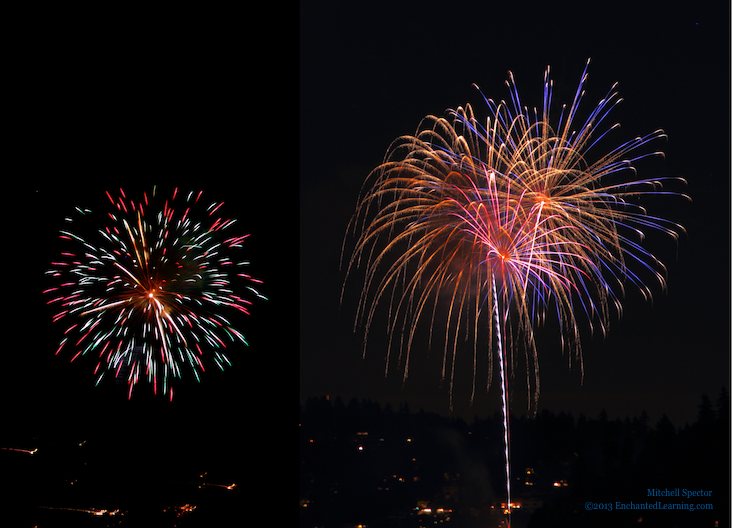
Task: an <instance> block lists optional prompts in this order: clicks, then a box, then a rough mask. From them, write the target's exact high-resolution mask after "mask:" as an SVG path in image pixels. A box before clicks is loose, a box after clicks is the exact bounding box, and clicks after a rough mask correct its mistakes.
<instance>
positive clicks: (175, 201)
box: [44, 188, 266, 399]
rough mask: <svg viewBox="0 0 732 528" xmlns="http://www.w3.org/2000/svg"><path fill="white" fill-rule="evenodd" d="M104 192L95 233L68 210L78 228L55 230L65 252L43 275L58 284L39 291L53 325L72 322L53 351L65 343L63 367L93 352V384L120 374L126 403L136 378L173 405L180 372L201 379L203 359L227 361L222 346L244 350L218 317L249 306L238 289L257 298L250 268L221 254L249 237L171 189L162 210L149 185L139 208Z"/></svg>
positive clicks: (194, 197) (84, 215)
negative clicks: (67, 353) (53, 308)
mask: <svg viewBox="0 0 732 528" xmlns="http://www.w3.org/2000/svg"><path fill="white" fill-rule="evenodd" d="M106 195H107V198H108V199H109V201H110V203H111V204H112V210H111V211H108V212H106V214H105V215H104V216H103V217H102V218H103V222H106V223H107V224H106V225H103V224H102V222H101V221H100V223H99V224H98V225H97V230H96V231H94V228H90V227H89V224H90V223H91V222H95V221H96V218H95V216H94V214H93V213H92V211H90V210H88V209H80V208H77V209H76V210H77V212H78V213H79V215H80V218H78V219H72V218H67V221H68V222H70V223H71V224H72V226H74V225H78V231H76V230H73V231H72V229H71V228H69V229H63V230H61V232H60V238H61V239H62V240H63V241H64V242H67V243H68V244H69V245H70V246H71V249H70V250H68V251H64V252H63V253H62V257H63V258H62V259H61V260H59V261H57V262H54V263H53V264H52V266H53V268H52V269H51V270H50V271H48V272H47V274H48V275H50V276H51V277H53V278H54V279H60V281H61V284H60V285H58V286H55V287H52V288H48V289H47V290H45V291H44V293H48V294H51V295H52V296H53V298H52V299H50V300H49V301H48V304H50V305H57V306H60V307H61V309H60V311H59V312H58V313H56V314H55V315H54V316H53V320H54V322H55V321H61V320H64V319H71V320H72V323H71V324H70V326H68V327H67V328H66V330H65V331H64V338H63V339H62V341H61V342H60V344H59V347H58V349H57V351H56V354H59V353H60V352H61V351H62V350H63V349H64V348H65V347H69V346H73V347H74V348H75V350H74V355H73V357H72V361H74V360H76V358H78V357H80V356H84V355H89V356H92V355H96V356H97V357H98V363H97V365H96V368H95V370H94V373H95V375H97V381H96V383H97V384H99V383H100V382H101V380H102V379H103V378H104V376H105V374H106V373H107V372H112V373H113V374H114V376H116V377H119V376H123V375H126V376H127V383H128V397H130V398H131V396H132V390H133V387H134V386H135V384H136V383H138V381H139V379H140V376H141V375H143V373H144V376H146V377H147V379H148V381H149V382H150V383H151V384H152V386H153V391H154V392H155V393H156V394H157V393H158V392H162V394H167V395H169V397H170V398H171V399H172V395H173V388H172V380H173V379H174V378H180V377H181V376H182V371H181V366H182V365H184V364H185V365H188V366H189V367H190V370H191V371H192V373H193V374H194V376H195V378H196V380H199V381H200V373H201V372H204V371H205V370H206V364H207V363H208V360H209V358H210V359H212V360H213V362H214V363H215V364H216V365H217V367H218V368H220V369H223V368H224V366H225V365H230V364H231V363H230V361H229V360H228V358H227V357H226V354H225V350H226V348H227V346H228V344H230V343H237V342H238V343H242V344H244V345H246V344H248V343H247V341H246V339H245V338H244V335H243V334H242V333H241V332H240V331H238V330H237V329H235V328H234V327H233V326H232V325H231V323H230V322H229V321H228V320H227V319H225V318H224V317H223V316H222V315H221V314H220V313H219V312H220V309H222V308H223V309H233V310H236V311H237V312H240V313H243V314H249V307H250V305H251V304H252V301H251V300H249V299H247V298H245V297H242V296H241V295H240V294H239V293H238V291H237V288H239V285H240V287H241V290H244V289H246V290H247V291H249V292H250V293H253V294H254V295H255V296H256V297H257V298H261V299H264V300H266V297H264V296H263V295H261V294H260V293H259V291H258V290H257V288H256V287H255V285H259V284H261V282H262V281H260V280H258V279H255V278H253V277H251V276H250V275H249V274H248V273H245V272H243V268H244V267H246V266H247V265H248V264H249V263H248V262H247V261H244V260H240V261H236V260H235V259H234V258H232V255H230V253H232V252H235V250H238V249H240V248H242V246H243V242H244V240H245V239H247V238H248V237H249V235H248V234H246V235H232V234H229V232H228V229H229V228H230V227H231V226H232V225H234V223H235V220H233V219H224V218H222V217H220V216H218V215H219V214H220V210H221V208H222V206H223V202H214V203H212V204H211V205H210V206H209V207H208V208H206V209H204V208H203V207H200V206H198V205H197V204H198V203H199V200H200V199H201V196H202V192H199V193H198V194H194V193H193V192H191V193H189V194H188V195H187V196H186V197H183V196H180V197H178V189H175V190H174V191H173V193H172V197H171V198H169V199H166V200H164V203H162V204H161V202H163V199H162V198H160V197H158V196H157V191H156V189H155V188H153V190H152V193H151V194H148V193H143V196H142V200H140V201H134V200H132V199H131V198H128V197H127V196H126V195H125V193H124V191H123V190H122V189H120V195H119V197H118V198H114V197H113V195H112V194H111V193H110V192H107V193H106ZM181 202H182V203H181ZM161 205H162V207H161ZM156 207H157V208H156ZM199 208H200V209H203V210H202V211H201V212H199V211H198V210H199ZM181 212H182V214H180V213H181ZM79 220H80V222H79ZM110 221H111V223H110ZM74 231H76V232H74ZM74 334H76V336H75V337H73V338H71V336H72V335H74ZM202 346H203V348H202ZM125 372H127V374H125Z"/></svg>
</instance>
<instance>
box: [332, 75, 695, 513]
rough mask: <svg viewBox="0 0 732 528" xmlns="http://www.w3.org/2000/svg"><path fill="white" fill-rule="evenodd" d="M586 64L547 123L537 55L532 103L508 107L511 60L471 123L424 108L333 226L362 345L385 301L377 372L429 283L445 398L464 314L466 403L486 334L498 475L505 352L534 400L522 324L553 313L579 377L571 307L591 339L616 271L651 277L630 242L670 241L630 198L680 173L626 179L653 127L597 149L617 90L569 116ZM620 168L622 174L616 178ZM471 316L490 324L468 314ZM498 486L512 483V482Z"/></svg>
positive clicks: (654, 265)
mask: <svg viewBox="0 0 732 528" xmlns="http://www.w3.org/2000/svg"><path fill="white" fill-rule="evenodd" d="M588 66H589V61H588V63H587V66H586V67H585V70H584V71H583V73H582V77H581V80H580V83H579V85H578V88H577V91H576V93H575V96H574V99H573V100H572V103H571V105H570V106H569V108H567V106H566V105H563V106H562V109H561V112H560V116H559V119H558V124H557V125H556V127H553V126H552V125H551V119H550V109H551V106H552V104H551V97H552V91H553V83H552V81H551V79H550V77H549V68H547V70H546V73H545V76H544V95H543V97H544V99H543V105H542V109H541V113H539V112H538V111H537V110H536V109H534V110H533V112H531V111H530V110H529V109H528V108H527V107H522V105H521V102H520V98H519V94H518V90H517V88H516V85H515V81H514V77H513V74H511V73H510V72H509V81H508V82H507V86H508V89H509V93H510V95H511V103H510V104H507V103H506V102H505V101H501V102H500V103H498V104H496V103H495V102H494V101H492V100H491V99H488V98H485V96H483V98H484V100H485V102H486V104H487V106H488V109H489V112H490V117H488V119H487V120H486V122H485V126H484V125H483V124H481V123H479V122H478V120H477V119H476V118H475V116H474V114H473V110H472V108H471V106H470V105H466V106H465V108H462V107H458V108H457V109H456V110H449V111H448V117H449V118H438V117H435V116H427V117H426V118H424V119H423V120H422V122H421V123H420V125H419V127H418V129H417V132H416V133H415V135H414V136H402V137H399V138H397V139H396V140H395V141H394V142H392V144H391V145H390V147H389V149H388V151H387V155H386V157H385V159H384V161H383V163H382V164H381V165H380V166H378V167H377V168H376V169H374V170H373V171H372V172H371V174H370V175H369V176H368V177H367V179H366V181H365V182H364V184H363V187H362V191H361V195H360V196H359V202H358V205H357V207H356V211H355V213H354V215H353V217H352V219H351V221H350V223H349V227H348V229H347V236H346V239H348V235H349V234H351V233H353V234H355V235H356V237H357V240H356V243H355V246H354V248H353V250H352V254H351V257H350V260H349V261H348V264H347V267H346V281H347V280H348V277H349V276H350V275H351V274H352V273H353V272H354V271H355V269H357V268H360V267H362V266H363V268H364V269H365V277H364V281H363V288H362V289H361V297H360V300H359V303H358V307H357V310H356V318H355V325H356V326H358V325H359V324H363V326H364V333H363V347H364V353H365V349H366V344H367V341H368V338H369V331H370V328H371V326H372V323H373V322H374V319H375V314H376V307H377V305H379V304H380V303H383V302H385V303H387V305H388V314H387V316H388V320H389V324H388V346H387V350H386V365H385V371H387V372H388V369H389V366H390V363H391V351H392V346H393V345H396V343H397V342H398V349H399V357H398V362H399V363H400V364H401V363H402V361H403V364H404V379H405V380H406V377H407V374H408V371H409V361H410V355H411V348H412V345H413V341H414V335H415V334H416V331H417V326H418V323H419V321H420V319H423V318H425V317H427V318H428V319H429V340H428V346H431V343H432V336H433V330H434V327H435V323H436V318H437V315H438V298H439V297H441V296H444V297H446V298H447V300H448V304H447V309H446V310H445V312H446V315H445V332H444V335H445V341H444V353H443V365H442V379H443V380H444V379H445V378H446V376H447V368H446V367H447V364H448V357H450V358H451V360H450V390H449V394H450V407H451V408H452V397H453V379H454V373H455V367H456V358H457V355H458V354H457V351H458V345H457V341H458V336H459V334H460V333H461V330H462V329H463V328H464V327H465V324H466V323H465V322H464V321H472V322H473V324H472V329H471V330H470V331H468V332H467V337H471V338H472V342H473V354H472V364H473V391H472V393H471V401H472V399H473V397H474V394H475V377H476V371H477V359H478V355H477V346H478V333H479V332H478V329H479V328H480V327H482V328H485V329H486V330H487V332H488V336H487V341H486V342H487V345H488V354H486V358H487V360H488V379H487V388H490V386H491V379H492V376H493V346H494V341H495V343H497V345H498V347H497V353H498V360H499V362H500V374H501V389H502V402H503V412H504V430H505V437H504V440H505V443H506V446H505V447H506V464H507V476H508V472H509V466H510V462H509V446H508V443H509V434H508V431H509V427H508V426H509V424H508V416H509V412H508V376H509V375H512V374H513V372H514V371H515V359H514V351H515V350H516V349H518V348H520V349H523V351H524V355H525V360H526V367H527V368H526V371H527V374H526V375H527V388H528V390H529V392H530V391H531V386H532V374H533V386H534V398H533V406H534V410H536V405H537V404H538V397H539V362H538V354H537V350H536V347H535V342H534V330H533V329H534V326H535V325H541V324H543V323H544V322H545V321H546V320H547V317H548V315H549V314H550V312H554V314H556V319H557V321H558V324H559V330H560V332H559V336H560V344H561V349H562V352H563V353H564V352H565V350H567V349H568V350H569V353H568V354H567V356H568V358H569V362H570V367H571V366H572V361H573V359H574V360H576V361H578V362H579V367H580V371H581V372H582V374H583V375H584V366H583V361H582V352H581V346H580V331H579V326H580V325H579V317H580V315H583V316H584V318H585V319H586V321H587V325H588V327H589V330H590V332H591V333H594V331H595V329H599V331H600V333H601V335H602V336H604V335H605V334H606V332H607V328H608V326H609V321H610V319H611V315H612V314H613V313H615V314H617V316H620V314H621V311H622V304H621V299H622V297H623V296H624V294H625V286H626V284H630V285H632V286H633V287H635V288H637V289H638V290H639V291H640V292H641V293H642V294H643V296H644V297H645V298H647V299H650V298H651V287H650V286H649V285H648V284H647V280H648V279H649V278H650V279H651V281H653V282H657V283H658V284H659V285H660V286H661V288H662V289H663V288H665V284H666V278H665V275H666V270H665V267H664V266H663V264H662V263H661V262H660V261H659V260H658V259H656V258H655V257H654V256H653V255H652V254H651V253H650V252H649V251H648V250H646V249H645V248H644V247H643V245H642V242H643V239H644V237H645V231H646V230H654V231H659V232H661V233H665V234H667V235H670V236H671V237H672V238H673V239H674V240H676V239H677V238H678V234H679V233H681V232H683V228H682V227H681V226H679V225H677V224H675V223H673V222H670V221H667V220H664V219H662V218H658V217H653V216H649V215H648V214H647V212H646V210H645V209H644V208H643V207H641V206H640V205H636V204H634V203H633V200H635V199H637V198H638V197H644V196H650V195H655V196H669V195H672V196H679V197H683V198H688V197H686V196H685V195H683V194H679V193H676V192H670V191H666V190H663V186H664V185H665V184H667V183H669V182H673V181H678V182H680V183H682V184H683V183H685V182H684V181H683V179H681V178H652V179H637V178H636V169H635V168H634V163H635V162H637V161H638V160H640V159H642V158H646V157H651V156H662V155H663V154H662V153H661V152H658V151H650V152H646V151H645V149H646V148H647V147H648V145H649V144H650V143H651V142H653V141H656V140H659V139H663V138H665V134H664V133H663V131H661V130H657V131H655V132H652V133H651V134H648V135H646V136H642V137H637V138H635V139H633V140H631V141H628V142H626V143H622V144H620V145H619V146H616V147H614V148H611V149H609V150H606V151H605V153H597V154H595V153H596V151H599V150H600V148H601V146H602V145H604V144H606V142H608V141H610V133H611V132H613V131H615V130H617V129H618V127H619V125H617V124H615V125H612V126H610V127H608V128H607V129H606V130H603V129H602V128H601V127H600V125H601V124H603V123H604V121H605V120H606V118H607V116H608V115H609V113H610V112H611V110H612V109H613V108H614V107H615V106H616V105H617V104H618V103H620V101H621V99H620V98H619V97H618V94H617V92H616V91H615V89H616V86H613V87H612V88H611V89H610V91H609V92H608V93H607V95H606V96H605V97H604V98H603V99H602V100H601V101H600V102H599V104H598V105H597V106H596V107H595V108H594V109H593V110H592V111H591V112H590V115H589V117H588V119H587V120H586V121H585V122H584V124H582V125H581V126H579V127H576V124H575V123H576V116H577V115H578V113H579V109H580V106H581V104H580V103H581V102H582V99H583V97H584V93H585V92H584V83H585V82H586V80H587V77H588V76H587V67H588ZM532 114H533V117H532ZM590 151H592V156H590V155H589V154H590ZM593 160H594V161H593ZM626 174H632V179H630V180H626V179H625V176H626ZM346 239H344V251H345V244H346ZM346 281H344V289H345V283H346ZM341 298H343V291H342V293H341ZM430 303H433V304H432V307H431V309H430V307H429V304H430ZM440 311H441V310H440ZM501 314H502V315H501ZM509 314H510V316H509ZM481 317H484V318H485V320H486V321H487V322H488V324H485V325H480V324H479V319H480V318H481ZM493 318H495V322H496V325H495V329H494V325H493V324H492V322H491V321H492V320H493ZM465 330H468V328H465ZM494 332H495V334H496V336H495V339H494V335H493V333H494ZM451 345H452V348H451ZM450 348H451V350H450ZM402 355H404V357H402ZM532 367H533V368H532ZM509 368H510V372H509ZM531 406H532V401H531V400H529V407H531ZM507 486H508V489H509V494H510V482H507ZM509 503H510V497H509ZM509 511H510V504H509Z"/></svg>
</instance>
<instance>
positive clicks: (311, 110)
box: [299, 1, 730, 425]
mask: <svg viewBox="0 0 732 528" xmlns="http://www.w3.org/2000/svg"><path fill="white" fill-rule="evenodd" d="M729 48H730V46H729V12H728V6H724V5H721V4H718V3H714V2H692V3H687V2H685V3H681V2H621V3H617V2H615V3H612V4H596V3H580V2H577V3H574V2H560V3H546V2H542V3H539V2H524V3H502V2H501V3H498V2H468V1H459V2H396V3H391V2H383V3H382V2H377V3H367V4H362V3H361V4H350V3H348V4H342V3H336V2H325V3H318V4H317V5H316V4H314V3H308V2H301V4H300V219H299V225H300V402H301V403H304V401H305V400H306V399H307V398H308V397H311V396H320V395H325V394H329V395H331V396H340V397H341V398H342V399H343V400H344V401H346V402H347V401H348V400H349V399H351V398H352V397H357V398H359V399H361V398H370V399H372V400H376V401H379V402H380V403H382V404H385V403H391V404H392V405H393V406H395V407H398V406H399V404H400V403H402V402H404V401H407V402H408V403H409V405H410V407H411V408H412V409H419V408H421V407H422V408H424V409H425V410H427V411H435V412H439V413H443V414H445V413H447V411H448V393H447V388H446V386H441V385H440V382H439V370H440V364H441V354H442V351H441V350H440V349H437V350H433V352H432V353H431V354H430V355H429V357H428V356H427V354H426V353H425V352H424V351H419V352H415V353H414V354H413V357H412V359H411V362H410V377H409V379H408V380H407V382H406V384H404V385H403V386H402V382H401V371H400V369H399V368H392V370H391V371H390V373H389V375H388V376H386V377H385V376H384V352H383V346H382V347H381V348H380V341H379V340H378V338H373V340H372V341H370V344H369V348H368V349H367V354H366V358H365V359H363V360H362V359H361V355H360V339H361V336H362V334H361V333H360V331H357V332H356V333H355V334H354V333H353V332H352V327H353V317H354V315H355V309H356V307H355V298H356V297H355V296H356V295H357V294H358V291H359V287H358V285H355V284H352V283H350V284H347V289H346V292H347V295H346V301H345V302H344V304H343V306H341V307H339V295H340V292H341V286H342V283H343V278H344V274H343V270H341V269H339V257H340V250H341V243H342V241H343V236H344V234H345V229H346V226H347V223H348V220H349V218H350V215H351V213H352V212H353V209H354V207H355V204H356V200H357V196H358V192H359V189H360V186H361V184H362V183H363V181H364V179H365V177H366V175H367V174H368V173H369V171H370V170H371V169H372V168H373V167H375V166H376V165H378V164H379V163H380V162H381V160H382V159H383V156H384V154H385V152H386V149H387V147H388V146H389V144H390V142H391V141H392V140H393V139H395V138H396V137H397V136H399V135H402V134H411V133H413V132H414V131H415V129H416V127H417V125H418V124H419V121H420V119H421V118H422V117H423V116H425V115H427V114H435V115H443V113H444V111H445V109H446V108H454V107H456V106H458V105H464V104H465V103H466V102H471V103H472V104H473V106H474V109H475V110H476V113H477V114H479V115H483V114H482V112H484V110H485V108H484V106H483V104H482V103H481V99H480V96H479V94H478V93H477V91H476V90H475V89H474V88H473V87H472V83H476V84H477V85H478V86H480V88H481V90H482V91H483V93H485V94H486V95H487V96H488V97H491V98H493V99H497V100H500V99H504V98H507V97H508V92H507V90H506V88H505V86H504V81H505V79H506V78H507V71H508V70H511V71H513V73H514V75H515V77H516V82H517V85H518V88H519V92H520V94H521V97H522V102H523V103H524V104H527V105H529V106H535V105H539V104H540V103H541V86H542V79H543V73H544V69H545V68H546V66H547V65H550V66H551V69H552V78H553V79H554V86H555V92H554V100H555V101H556V102H566V103H569V102H571V99H572V97H573V95H574V91H575V90H576V87H577V84H578V82H579V79H580V75H581V72H582V69H583V67H584V65H585V62H586V60H587V58H591V59H592V63H591V65H590V69H589V80H588V82H587V83H586V97H585V102H584V104H585V110H588V109H589V108H591V107H592V106H593V105H594V104H596V103H597V102H598V101H599V100H600V99H601V98H602V97H603V96H604V95H605V94H606V93H607V91H608V90H609V88H610V86H611V85H612V84H613V83H614V82H616V81H617V82H618V83H619V85H618V90H619V92H620V95H621V97H623V98H624V102H623V103H622V104H621V105H620V106H619V107H618V108H617V109H616V110H615V111H614V112H613V120H612V122H616V121H617V122H620V123H621V125H622V127H621V131H622V134H621V135H622V137H623V140H628V139H631V138H632V137H634V136H635V135H642V134H646V133H649V132H651V131H653V130H655V129H657V128H662V129H664V130H665V132H666V133H667V134H668V137H669V139H668V141H667V142H666V143H665V144H664V145H663V146H662V147H661V148H662V149H663V150H664V151H665V153H666V159H665V161H656V162H654V163H653V164H649V165H648V170H649V171H651V172H650V173H652V174H655V175H659V176H661V175H667V176H681V177H684V178H686V180H687V181H688V186H687V187H686V189H685V192H687V193H688V194H689V195H690V196H691V197H692V198H693V202H691V203H685V202H684V201H683V200H679V199H669V200H667V201H665V202H664V201H660V202H654V203H653V204H652V212H653V213H657V214H658V215H659V216H664V217H667V218H670V219H672V220H674V221H678V222H679V223H681V224H683V225H684V226H685V228H686V229H687V236H686V237H683V238H682V239H681V241H680V243H679V246H678V253H677V252H676V248H675V246H674V244H673V243H672V242H671V241H669V240H666V239H659V240H655V238H654V239H653V240H651V241H650V243H651V244H652V248H653V251H654V253H656V254H657V255H658V256H660V257H661V258H662V259H663V260H664V262H665V263H666V264H667V266H668V284H669V287H668V291H667V292H662V291H660V289H659V288H655V290H654V293H655V298H654V302H653V304H652V305H651V304H648V303H643V302H642V301H641V300H640V299H639V296H638V295H637V294H635V293H634V292H631V293H629V295H628V298H627V302H626V306H625V312H624V314H623V318H622V320H621V321H619V322H618V321H615V322H614V323H613V324H611V332H610V337H609V338H608V339H606V340H605V341H601V340H593V341H589V342H586V343H585V347H584V348H585V353H584V361H585V376H584V383H581V380H580V374H579V372H578V370H577V369H576V368H575V369H574V370H573V371H570V370H569V369H568V368H567V358H566V357H562V356H561V354H560V352H559V350H558V349H557V347H556V346H553V345H552V343H551V342H550V343H549V344H548V346H544V347H543V348H542V349H540V350H539V354H540V362H541V367H540V368H541V398H540V402H539V409H540V410H541V409H549V410H552V411H556V412H559V411H568V412H572V413H573V414H574V415H579V414H580V413H584V414H586V415H591V416H596V415H597V414H598V413H599V412H600V410H601V409H605V410H606V411H607V413H608V415H609V416H611V417H614V416H620V417H625V416H626V415H629V416H637V415H639V414H640V413H641V411H642V410H646V411H647V412H648V414H649V415H650V417H651V420H652V421H653V422H654V423H655V421H657V420H658V419H659V418H660V417H661V415H662V414H664V413H665V414H666V415H667V416H668V417H669V418H670V419H671V420H672V421H673V422H674V423H676V424H678V425H683V424H684V423H686V422H692V421H694V419H695V418H696V413H697V406H698V404H699V401H700V400H699V398H700V396H701V394H702V393H705V394H707V395H709V396H710V397H711V398H712V399H713V400H714V399H716V397H717V396H718V394H719V391H720V389H721V388H722V386H726V387H727V388H728V389H729V352H730V347H729V321H730V317H729V247H730V246H729V176H730V170H729V169H730V154H729V152H730V151H729V144H730V136H729V102H730V91H729V86H730V82H729V79H730V56H729ZM585 115H586V114H585ZM643 168H644V169H645V168H646V166H644V167H643ZM654 171H655V172H654ZM379 330H380V329H378V328H376V329H375V330H374V331H373V332H372V333H373V334H376V333H377V332H378V331H379ZM469 362H470V360H466V361H465V362H464V363H462V365H461V363H460V359H458V366H457V372H458V373H457V374H456V384H459V386H458V387H457V388H456V390H455V396H454V403H455V412H456V413H457V414H458V415H462V416H464V417H465V418H468V419H472V417H473V416H474V415H479V416H484V415H486V414H492V413H493V412H495V411H496V410H497V409H499V405H500V394H499V393H498V388H497V384H496V385H494V388H492V389H491V391H490V392H488V393H487V394H486V393H485V392H484V391H483V392H481V391H479V392H478V396H477V397H476V401H475V403H474V404H473V406H472V407H469V405H468V400H469V395H470V374H471V369H472V367H471V365H470V364H469ZM516 385H517V386H519V387H521V388H523V387H524V381H523V379H522V377H521V376H519V377H517V378H516ZM523 390H524V391H525V388H524V389H523ZM516 398H517V400H518V399H519V398H520V396H517V397H516ZM516 410H520V409H516Z"/></svg>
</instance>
